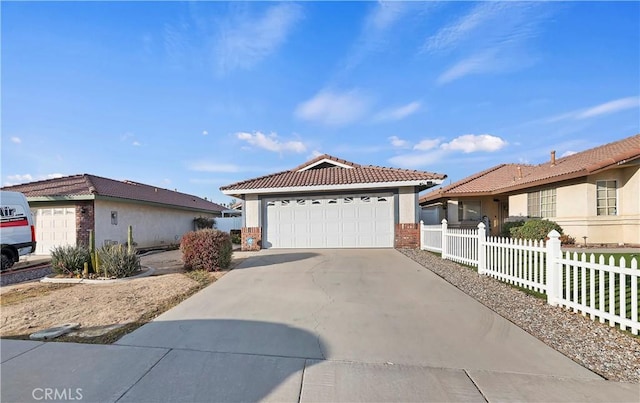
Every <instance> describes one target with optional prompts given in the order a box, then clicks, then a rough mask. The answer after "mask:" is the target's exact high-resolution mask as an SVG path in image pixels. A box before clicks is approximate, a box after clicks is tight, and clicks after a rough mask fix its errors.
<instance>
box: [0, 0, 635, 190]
mask: <svg viewBox="0 0 640 403" xmlns="http://www.w3.org/2000/svg"><path fill="white" fill-rule="evenodd" d="M1 7H2V8H1V13H2V17H1V18H2V21H1V22H2V28H1V30H2V32H1V33H2V55H1V56H2V60H1V69H2V70H1V74H2V81H1V84H2V87H1V95H2V107H1V111H2V116H1V119H2V124H1V130H2V143H1V146H2V149H1V152H2V172H1V180H2V184H3V185H8V184H15V183H21V182H26V181H31V180H39V179H44V178H48V177H55V176H59V175H73V174H79V173H91V174H95V175H100V176H105V177H109V178H113V179H129V180H135V181H138V182H143V183H147V184H150V185H155V186H161V187H165V188H169V189H177V190H179V191H181V192H186V193H191V194H195V195H198V196H201V197H207V198H208V199H211V200H214V201H218V202H225V203H226V202H228V201H229V200H230V199H229V198H228V197H226V196H224V195H222V194H221V193H220V192H219V190H218V188H219V187H220V186H222V185H226V184H229V183H232V182H236V181H239V180H244V179H248V178H252V177H256V176H260V175H265V174H269V173H273V172H277V171H280V170H284V169H290V168H293V167H295V166H297V165H299V164H300V163H302V162H304V161H306V160H308V159H311V158H313V157H314V156H315V155H318V153H328V154H332V155H335V156H337V157H340V158H344V159H347V160H350V161H353V162H357V163H362V164H374V165H382V166H393V167H402V168H411V169H420V170H425V171H431V172H438V173H444V174H447V175H448V177H449V178H448V179H447V182H446V183H448V182H449V180H451V181H456V180H458V179H461V178H463V177H465V176H468V175H470V174H473V173H475V172H477V171H480V170H483V169H486V168H489V167H491V166H493V165H496V164H500V163H505V162H516V163H517V162H519V163H533V164H536V163H541V162H543V161H545V160H547V159H548V157H549V152H550V151H551V150H556V151H557V154H558V156H562V155H566V154H568V153H572V152H577V151H581V150H585V149H588V148H591V147H594V146H597V145H600V144H604V143H607V142H610V141H615V140H618V139H621V138H624V137H628V136H631V135H634V134H637V133H640V3H638V2H549V3H543V2H531V3H525V2H516V3H513V2H478V3H471V2H301V3H292V2H285V3H278V2H248V3H238V2H231V3H226V2H192V3H181V2H161V3H152V2H79V3H76V2H68V3H66V2H44V3H32V2H27V3H17V2H16V3H13V2H9V3H7V2H3V3H2V5H1Z"/></svg>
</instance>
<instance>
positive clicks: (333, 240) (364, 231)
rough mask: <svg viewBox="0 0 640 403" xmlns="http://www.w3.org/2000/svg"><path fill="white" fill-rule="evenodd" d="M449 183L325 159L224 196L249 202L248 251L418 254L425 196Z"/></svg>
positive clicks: (230, 187) (415, 173)
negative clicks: (411, 250) (408, 250)
mask: <svg viewBox="0 0 640 403" xmlns="http://www.w3.org/2000/svg"><path fill="white" fill-rule="evenodd" d="M445 177H446V175H441V174H436V173H429V172H422V171H413V170H408V169H397V168H384V167H377V166H370V165H369V166H365V165H359V164H355V163H353V162H349V161H345V160H342V159H339V158H335V157H332V156H330V155H326V154H325V155H321V156H319V157H317V158H314V159H312V160H310V161H308V162H305V163H304V164H302V165H300V166H298V167H296V168H294V169H292V170H289V171H284V172H279V173H274V174H271V175H267V176H262V177H259V178H255V179H249V180H245V181H242V182H238V183H234V184H231V185H228V186H223V187H221V188H220V190H221V191H222V192H223V193H224V194H226V195H230V196H233V197H236V198H239V199H242V200H244V204H243V218H244V225H243V228H242V248H243V250H252V249H253V250H255V249H260V248H351V247H394V246H395V247H417V246H418V243H419V232H418V224H417V223H418V193H419V192H420V191H421V190H424V189H427V188H429V187H432V186H435V185H438V184H440V183H442V181H443V180H444V178H445Z"/></svg>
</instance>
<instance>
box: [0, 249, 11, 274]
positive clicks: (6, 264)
mask: <svg viewBox="0 0 640 403" xmlns="http://www.w3.org/2000/svg"><path fill="white" fill-rule="evenodd" d="M11 266H13V259H12V258H11V257H10V256H9V255H7V254H6V253H4V252H2V271H5V270H7V269H8V268H10V267H11Z"/></svg>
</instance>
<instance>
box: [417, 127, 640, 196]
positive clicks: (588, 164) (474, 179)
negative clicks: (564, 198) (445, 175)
mask: <svg viewBox="0 0 640 403" xmlns="http://www.w3.org/2000/svg"><path fill="white" fill-rule="evenodd" d="M638 158H640V134H637V135H635V136H631V137H628V138H625V139H622V140H619V141H615V142H613V143H609V144H605V145H602V146H599V147H595V148H591V149H589V150H585V151H582V152H579V153H576V154H573V155H569V156H566V157H562V158H559V159H556V161H555V163H552V162H551V160H549V161H548V162H545V163H543V164H539V165H521V164H501V165H497V166H495V167H493V168H489V169H487V170H485V171H482V172H479V173H477V174H474V175H471V176H469V177H467V178H464V179H462V180H460V181H458V182H455V183H452V184H451V185H448V186H445V187H443V188H442V189H436V190H434V191H432V192H429V193H427V194H426V195H424V196H422V197H421V198H420V203H424V202H429V201H434V200H437V199H439V198H441V197H459V196H476V195H481V194H500V193H506V192H510V191H515V190H520V189H527V188H530V187H534V186H541V185H546V184H550V183H555V182H560V181H564V180H567V179H573V178H579V177H583V176H587V175H590V174H593V173H595V172H598V171H601V170H605V169H608V168H611V167H614V166H617V165H618V164H619V163H624V162H626V161H629V160H634V159H638ZM518 169H519V170H520V171H518Z"/></svg>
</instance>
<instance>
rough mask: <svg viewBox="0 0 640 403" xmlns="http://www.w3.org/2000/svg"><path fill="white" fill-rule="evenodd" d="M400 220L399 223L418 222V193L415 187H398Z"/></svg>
mask: <svg viewBox="0 0 640 403" xmlns="http://www.w3.org/2000/svg"><path fill="white" fill-rule="evenodd" d="M398 221H399V224H414V223H417V222H418V194H417V192H416V190H415V188H414V187H401V188H399V189H398Z"/></svg>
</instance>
